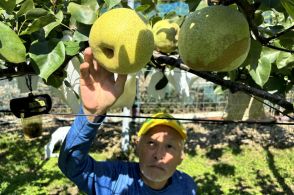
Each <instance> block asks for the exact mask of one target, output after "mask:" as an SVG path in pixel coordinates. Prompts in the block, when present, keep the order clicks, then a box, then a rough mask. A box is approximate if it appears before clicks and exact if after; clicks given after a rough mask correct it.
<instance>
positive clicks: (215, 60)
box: [178, 6, 250, 71]
mask: <svg viewBox="0 0 294 195" xmlns="http://www.w3.org/2000/svg"><path fill="white" fill-rule="evenodd" d="M249 49H250V31H249V25H248V23H247V20H246V18H245V17H244V15H243V14H241V13H240V12H239V11H237V10H236V9H233V8H230V7H227V6H209V7H205V8H202V9H200V10H196V11H195V12H193V13H191V14H190V15H189V16H187V18H186V19H185V21H184V23H183V25H182V26H181V29H180V33H179V42H178V50H179V54H180V57H181V59H182V60H183V62H184V63H185V64H186V65H188V66H189V67H190V68H191V69H193V70H196V71H231V70H233V69H236V68H238V67H239V66H240V65H241V64H242V63H243V62H244V61H245V59H246V57H247V54H248V52H249Z"/></svg>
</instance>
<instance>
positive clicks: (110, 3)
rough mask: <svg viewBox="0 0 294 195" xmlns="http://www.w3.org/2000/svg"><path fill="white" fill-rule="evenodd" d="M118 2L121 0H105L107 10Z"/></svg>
mask: <svg viewBox="0 0 294 195" xmlns="http://www.w3.org/2000/svg"><path fill="white" fill-rule="evenodd" d="M120 2H121V0H105V3H106V5H107V9H108V10H109V9H111V8H113V7H114V6H116V5H118V4H119V3H120Z"/></svg>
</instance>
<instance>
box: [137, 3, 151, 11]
mask: <svg viewBox="0 0 294 195" xmlns="http://www.w3.org/2000/svg"><path fill="white" fill-rule="evenodd" d="M150 7H151V5H149V4H145V5H140V6H138V7H136V8H135V10H136V12H145V11H146V10H148V9H149V8H150Z"/></svg>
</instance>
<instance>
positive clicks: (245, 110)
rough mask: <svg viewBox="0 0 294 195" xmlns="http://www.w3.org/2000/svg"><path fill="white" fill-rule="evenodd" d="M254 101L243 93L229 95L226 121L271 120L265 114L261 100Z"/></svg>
mask: <svg viewBox="0 0 294 195" xmlns="http://www.w3.org/2000/svg"><path fill="white" fill-rule="evenodd" d="M258 99H259V100H261V101H258V100H256V99H255V98H254V97H251V96H250V95H248V94H246V93H243V92H236V93H234V94H232V93H229V97H228V105H227V107H226V113H225V119H226V120H258V121H259V120H261V121H268V120H272V118H271V117H270V116H267V115H266V114H265V110H264V105H263V103H262V102H263V100H262V99H260V98H258Z"/></svg>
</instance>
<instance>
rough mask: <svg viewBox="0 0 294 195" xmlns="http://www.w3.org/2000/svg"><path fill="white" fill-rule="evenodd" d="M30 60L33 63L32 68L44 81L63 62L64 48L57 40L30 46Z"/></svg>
mask: <svg viewBox="0 0 294 195" xmlns="http://www.w3.org/2000/svg"><path fill="white" fill-rule="evenodd" d="M29 56H30V58H31V59H32V60H33V61H34V63H33V68H34V69H35V71H36V72H37V73H39V76H40V77H41V78H43V79H44V80H47V79H48V77H49V76H50V75H51V74H52V73H53V72H54V71H56V70H57V69H58V68H59V67H60V66H61V65H62V63H63V62H64V60H65V46H64V44H63V42H62V41H60V40H58V39H51V40H49V41H43V42H36V43H33V44H32V45H31V48H30V52H29Z"/></svg>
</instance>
